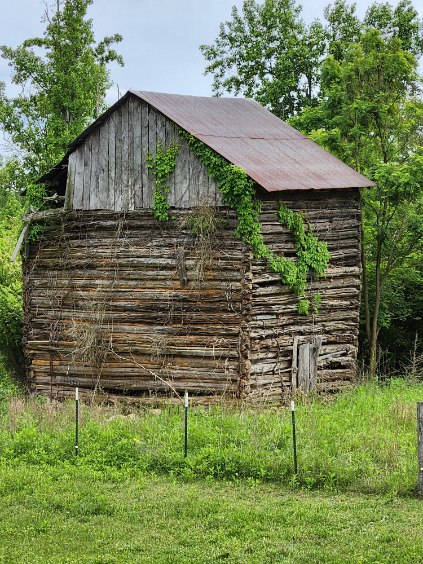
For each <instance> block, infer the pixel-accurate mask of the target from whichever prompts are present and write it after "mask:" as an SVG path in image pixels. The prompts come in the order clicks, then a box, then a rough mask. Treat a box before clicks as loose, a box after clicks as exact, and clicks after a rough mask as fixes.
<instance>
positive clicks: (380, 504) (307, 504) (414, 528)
mask: <svg viewBox="0 0 423 564" xmlns="http://www.w3.org/2000/svg"><path fill="white" fill-rule="evenodd" d="M1 474H2V475H1V483H2V485H1V488H0V499H1V505H0V507H1V509H0V521H1V524H2V525H1V528H0V562H2V563H3V562H4V563H5V564H6V563H7V564H9V563H12V562H13V563H14V562H19V563H21V562H22V563H28V564H35V563H40V564H47V563H65V562H66V563H69V564H71V563H72V564H73V563H79V562H87V563H88V562H90V563H103V564H106V563H115V562H122V563H126V562H140V563H144V562H151V563H153V562H154V563H161V562H168V563H173V562H175V563H179V562H181V563H182V562H186V563H191V562H198V563H200V562H240V563H241V562H257V563H262V562H263V563H264V562H298V563H304V562H310V563H311V562H340V563H341V562H342V563H344V562H351V563H357V562H363V563H370V562H377V563H380V562H395V563H401V562H421V561H422V555H423V520H422V518H421V514H422V505H421V504H422V502H421V501H420V500H418V499H410V498H400V497H396V496H372V495H367V496H365V495H360V494H352V493H349V494H339V493H338V494H335V493H319V492H304V491H298V490H297V491H292V490H287V489H286V488H282V487H280V486H278V485H276V484H272V485H269V484H266V485H264V484H258V485H257V484H248V483H245V482H236V483H234V482H232V483H228V482H221V481H216V480H210V481H198V480H196V481H194V482H191V483H187V482H185V481H180V480H170V479H165V478H162V477H160V478H158V477H154V476H144V477H138V478H134V477H132V478H126V479H122V477H121V476H120V478H117V477H116V476H115V477H114V479H112V478H111V477H110V476H109V477H108V478H105V477H104V476H102V475H101V473H95V472H92V473H89V472H87V470H86V469H80V468H75V467H72V468H69V469H68V471H65V470H64V469H63V468H62V469H61V470H60V471H54V470H53V469H51V468H50V469H48V470H46V469H39V468H28V467H27V466H18V467H15V468H10V469H9V470H6V469H2V471H1Z"/></svg>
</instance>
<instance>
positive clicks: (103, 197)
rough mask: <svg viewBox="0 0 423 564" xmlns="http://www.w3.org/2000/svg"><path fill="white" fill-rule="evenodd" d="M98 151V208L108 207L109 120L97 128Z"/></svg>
mask: <svg viewBox="0 0 423 564" xmlns="http://www.w3.org/2000/svg"><path fill="white" fill-rule="evenodd" d="M99 135H100V139H99V152H98V196H97V206H98V209H101V210H107V209H109V164H108V161H109V121H106V122H105V123H103V125H102V126H101V127H100V128H99Z"/></svg>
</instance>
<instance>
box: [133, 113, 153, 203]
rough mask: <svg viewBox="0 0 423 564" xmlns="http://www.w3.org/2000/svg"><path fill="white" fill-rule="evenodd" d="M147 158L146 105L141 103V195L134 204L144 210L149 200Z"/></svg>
mask: <svg viewBox="0 0 423 564" xmlns="http://www.w3.org/2000/svg"><path fill="white" fill-rule="evenodd" d="M147 157H148V104H147V103H146V102H141V167H142V169H141V185H142V193H141V194H140V198H139V199H138V201H137V203H136V207H137V208H146V207H148V206H147V201H148V200H149V196H148V194H149V191H150V185H149V182H150V174H149V170H148V167H147Z"/></svg>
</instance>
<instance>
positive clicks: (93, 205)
mask: <svg viewBox="0 0 423 564" xmlns="http://www.w3.org/2000/svg"><path fill="white" fill-rule="evenodd" d="M99 165H100V128H97V129H95V130H94V131H93V132H92V134H91V186H90V205H89V208H90V209H91V210H96V209H100V203H99V198H100V194H99V168H100V166H99Z"/></svg>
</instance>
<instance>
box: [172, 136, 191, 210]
mask: <svg viewBox="0 0 423 564" xmlns="http://www.w3.org/2000/svg"><path fill="white" fill-rule="evenodd" d="M190 153H191V151H190V149H189V147H188V143H187V142H186V141H185V140H183V139H181V142H180V146H179V153H178V158H177V160H176V166H175V199H174V202H175V204H174V205H175V207H177V208H184V207H187V202H188V201H189V186H190V181H191V178H190V172H191V168H190V156H191V154H190Z"/></svg>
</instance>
